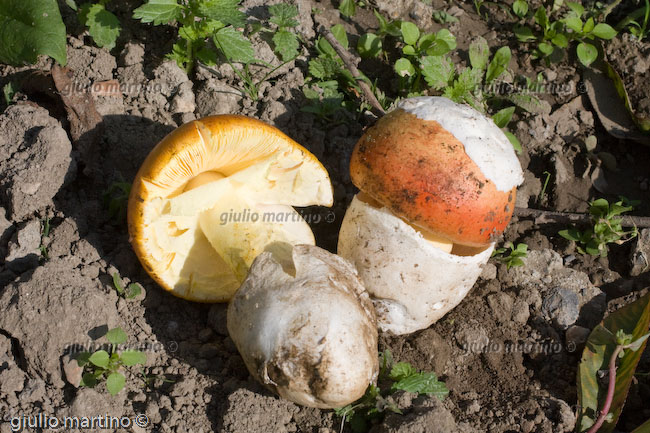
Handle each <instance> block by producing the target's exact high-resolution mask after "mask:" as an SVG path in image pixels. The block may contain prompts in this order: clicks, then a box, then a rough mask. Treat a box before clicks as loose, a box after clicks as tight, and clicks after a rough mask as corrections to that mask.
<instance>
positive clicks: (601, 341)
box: [577, 294, 650, 433]
mask: <svg viewBox="0 0 650 433" xmlns="http://www.w3.org/2000/svg"><path fill="white" fill-rule="evenodd" d="M599 326H602V327H603V328H605V329H606V330H607V331H608V333H609V334H611V335H616V334H617V333H618V332H619V331H623V332H624V333H626V334H631V335H632V337H633V339H634V340H638V339H640V338H643V336H644V335H645V334H647V333H648V329H650V294H647V295H645V296H644V297H642V298H640V299H638V300H637V301H635V302H633V303H631V304H628V305H626V306H625V307H623V308H621V309H619V310H617V311H615V312H614V313H612V314H610V315H609V316H607V317H606V318H605V320H603V321H602V322H601V324H600V325H599ZM603 334H607V333H604V332H603V330H602V329H599V328H598V327H596V328H594V330H593V331H592V333H591V334H590V335H589V338H588V339H587V344H586V346H585V349H584V351H583V353H582V360H581V361H580V365H579V367H578V378H577V387H578V405H579V407H580V408H581V410H580V413H579V419H578V425H577V431H578V432H583V431H585V430H587V429H588V428H589V426H591V425H593V422H594V420H595V419H596V414H597V413H598V410H599V409H600V408H601V407H602V402H603V401H604V399H605V395H606V394H607V387H600V386H599V384H598V377H599V375H598V372H599V371H600V370H604V369H607V368H608V364H609V360H610V358H611V356H612V353H613V351H614V349H615V347H616V341H615V339H614V341H612V339H611V338H610V337H608V338H603ZM646 343H647V340H646V341H643V342H642V345H641V347H639V350H636V351H633V350H626V351H625V353H624V356H623V358H622V359H621V360H620V361H619V362H618V368H617V370H616V387H615V390H614V398H613V399H612V405H611V408H610V414H611V415H612V416H611V418H610V419H608V420H606V421H605V423H604V424H603V426H602V427H601V428H600V429H599V430H598V432H599V433H609V432H611V431H612V430H614V427H615V426H616V422H617V421H618V417H619V415H620V414H621V411H622V409H623V405H624V404H625V399H626V397H627V394H628V391H629V389H630V385H631V383H632V379H633V377H634V372H635V370H636V367H637V364H638V363H639V359H640V358H641V354H642V352H643V348H644V346H645V344H646Z"/></svg>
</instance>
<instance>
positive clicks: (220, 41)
mask: <svg viewBox="0 0 650 433" xmlns="http://www.w3.org/2000/svg"><path fill="white" fill-rule="evenodd" d="M213 40H214V44H215V45H216V46H217V47H219V49H220V50H221V51H222V52H223V54H224V56H226V58H227V59H228V60H230V61H231V62H239V63H251V62H253V61H254V60H255V51H254V50H253V44H252V43H251V41H250V40H249V39H247V38H246V37H245V36H244V35H243V34H242V33H241V32H239V31H237V30H235V29H234V28H233V27H224V28H223V29H221V30H219V31H217V32H215V33H214V36H213Z"/></svg>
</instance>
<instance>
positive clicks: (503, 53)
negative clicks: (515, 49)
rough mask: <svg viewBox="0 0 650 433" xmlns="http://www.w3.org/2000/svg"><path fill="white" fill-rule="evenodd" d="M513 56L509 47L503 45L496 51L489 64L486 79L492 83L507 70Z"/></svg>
mask: <svg viewBox="0 0 650 433" xmlns="http://www.w3.org/2000/svg"><path fill="white" fill-rule="evenodd" d="M511 56H512V53H511V52H510V48H509V47H501V48H499V49H498V50H497V52H496V53H494V57H493V58H492V61H491V62H490V64H489V65H488V68H487V73H486V75H485V81H486V82H487V83H491V82H492V81H494V80H495V79H497V78H499V77H500V76H501V74H503V73H504V72H505V70H506V68H507V67H508V63H510V57H511Z"/></svg>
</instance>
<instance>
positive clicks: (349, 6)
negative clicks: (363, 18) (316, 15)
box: [339, 0, 357, 18]
mask: <svg viewBox="0 0 650 433" xmlns="http://www.w3.org/2000/svg"><path fill="white" fill-rule="evenodd" d="M339 12H341V15H343V16H345V17H348V18H349V17H351V16H354V14H355V13H356V12H357V5H356V4H355V3H354V0H341V3H340V4H339Z"/></svg>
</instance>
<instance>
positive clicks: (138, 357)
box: [120, 350, 147, 367]
mask: <svg viewBox="0 0 650 433" xmlns="http://www.w3.org/2000/svg"><path fill="white" fill-rule="evenodd" d="M120 359H121V360H122V362H123V363H124V365H126V366H127V367H132V366H134V365H137V364H144V363H146V362H147V355H145V354H144V353H142V352H140V351H139V350H125V351H124V352H122V353H120Z"/></svg>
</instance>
